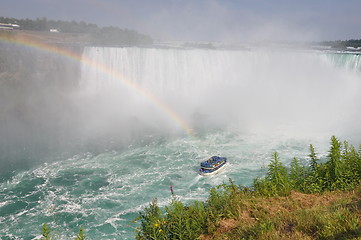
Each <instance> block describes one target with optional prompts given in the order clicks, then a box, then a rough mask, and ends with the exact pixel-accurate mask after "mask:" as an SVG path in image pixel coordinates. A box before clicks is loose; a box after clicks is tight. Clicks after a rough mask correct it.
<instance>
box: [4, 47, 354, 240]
mask: <svg viewBox="0 0 361 240" xmlns="http://www.w3.org/2000/svg"><path fill="white" fill-rule="evenodd" d="M83 57H84V58H86V59H91V60H92V61H94V62H96V63H99V65H100V66H105V67H106V69H107V71H104V68H105V67H103V68H96V67H95V66H96V65H95V64H94V65H89V64H85V63H81V64H80V65H81V66H79V67H80V70H79V71H80V76H77V77H79V78H80V79H76V83H77V84H74V86H73V85H72V88H71V89H70V88H69V89H68V88H66V89H65V90H62V88H55V89H56V91H60V93H59V95H62V96H63V95H64V96H66V98H64V99H66V102H62V101H61V100H59V99H56V98H53V97H52V96H51V94H48V93H47V92H46V89H49V88H50V89H53V86H52V85H51V83H49V86H48V88H44V89H45V90H44V92H45V93H44V96H42V97H41V98H40V100H39V101H38V102H35V103H32V102H30V103H28V104H24V105H21V106H23V108H24V109H23V108H20V112H21V111H23V112H22V114H20V116H24V117H23V118H21V119H19V117H18V116H19V115H17V113H19V112H18V111H17V110H19V109H17V108H16V107H17V105H16V106H12V102H11V101H9V102H8V104H7V105H9V106H10V107H9V108H11V107H14V108H15V110H14V111H13V112H11V111H10V113H13V114H9V115H8V116H6V117H7V118H6V119H7V125H6V126H11V127H12V128H11V129H13V130H14V131H5V132H8V135H9V136H10V137H14V138H13V139H15V140H18V139H20V140H21V141H20V143H23V142H25V144H19V143H18V142H17V141H13V142H7V140H6V139H1V140H2V141H1V142H2V143H6V144H10V143H11V146H7V145H6V146H5V147H3V148H0V149H7V148H11V150H14V151H15V153H19V154H14V156H10V157H11V158H10V157H9V159H6V154H2V155H1V159H4V158H5V160H6V161H7V162H6V161H5V163H8V164H9V165H10V167H9V169H10V170H8V171H7V172H4V171H3V172H4V174H3V175H2V176H0V177H1V178H0V179H1V182H0V237H1V238H2V239H36V238H39V236H40V232H41V228H42V224H43V223H48V224H49V226H50V227H51V228H53V229H56V230H55V232H54V233H55V234H56V235H57V236H58V238H59V239H70V238H73V237H74V236H75V235H76V234H77V232H78V230H79V228H80V226H82V227H84V229H85V231H86V234H87V235H88V236H89V237H90V238H91V239H134V236H135V232H134V231H135V230H134V228H135V227H137V226H138V225H137V224H134V223H132V220H133V219H135V218H136V217H137V216H138V213H139V212H140V211H142V210H143V209H144V207H146V206H148V204H149V203H150V202H152V200H153V199H154V198H157V200H158V203H159V205H160V206H165V205H166V204H168V203H169V202H170V200H171V193H170V189H169V187H170V185H171V186H173V189H174V192H175V194H176V196H177V198H179V199H180V200H182V201H183V202H185V203H189V202H191V201H193V200H205V199H207V197H208V192H209V190H210V189H211V188H212V187H214V186H217V185H219V184H222V183H227V182H228V180H229V178H231V179H232V180H233V181H234V182H235V183H236V184H241V185H244V186H250V185H252V183H253V179H254V178H256V177H262V176H264V174H265V171H266V169H265V168H266V167H267V165H268V163H269V161H270V158H271V156H272V153H273V152H274V151H277V152H278V153H279V155H280V157H281V161H283V162H284V164H285V165H286V166H288V165H289V164H290V162H291V161H292V159H293V157H297V158H299V159H300V161H301V162H303V163H304V164H307V162H308V159H307V155H308V147H309V144H311V143H312V144H313V145H314V147H315V148H316V151H317V152H318V153H319V156H320V157H322V158H324V157H325V156H326V155H327V150H328V145H329V138H330V137H331V135H336V136H337V137H339V138H341V140H348V141H350V142H351V143H352V144H355V146H358V144H359V143H360V141H361V129H360V127H361V126H360V124H359V119H360V117H361V115H360V111H359V109H360V107H361V98H360V94H359V93H360V90H361V81H360V73H359V61H360V59H359V56H358V55H357V56H356V55H355V56H351V55H342V54H338V55H332V54H331V55H328V54H320V53H314V52H290V51H262V50H260V51H256V50H255V51H228V50H227V51H224V50H207V49H156V48H149V49H147V48H98V47H97V48H95V47H94V48H92V47H90V48H86V49H85V50H84V52H83ZM85 62H87V61H85ZM341 65H342V66H346V67H342V66H341ZM340 66H341V67H340ZM45 67H46V66H45ZM115 72H116V73H117V74H115ZM109 73H112V74H109ZM54 74H56V73H54ZM39 75H41V74H39ZM74 81H75V80H74ZM130 82H131V83H134V85H131V84H129V83H130ZM43 84H44V85H43V86H42V87H46V86H47V85H46V84H47V82H46V81H45V80H44V81H43ZM134 86H137V87H134ZM140 88H142V89H143V91H142V90H140ZM23 90H24V91H22V92H23V93H24V94H28V95H30V97H29V98H25V99H30V100H32V99H34V96H31V93H28V92H27V91H28V90H27V89H23ZM145 90H146V91H145ZM54 91H55V90H54ZM63 91H64V92H63ZM147 91H149V93H152V94H153V96H155V97H156V98H157V101H156V100H154V98H152V97H150V94H149V93H148V94H147ZM39 94H41V93H39ZM44 101H45V102H46V103H47V104H48V105H49V106H51V108H49V109H51V110H48V109H47V108H45V109H43V108H42V105H41V103H43V102H44ZM59 101H60V102H59ZM160 103H164V104H165V105H163V106H162V105H161V104H160ZM39 104H40V106H39ZM5 105H6V104H5ZM7 105H6V106H7ZM5 109H7V108H5ZM169 110H172V111H173V112H174V113H176V115H175V114H173V115H172V114H170V111H169ZM55 113H56V114H55ZM54 114H55V115H54ZM180 118H181V119H182V120H183V121H185V122H186V123H187V124H188V125H189V127H191V128H193V129H194V130H195V132H196V134H195V135H194V136H188V135H187V134H185V129H184V127H185V126H183V128H182V126H181V125H180V124H179V122H177V120H179V119H180ZM35 123H36V124H35ZM37 123H39V126H38V125H37ZM45 123H46V126H48V127H44V126H43V124H45ZM6 126H5V127H3V126H1V127H2V128H6ZM28 129H29V130H30V131H29V132H26V130H28ZM2 130H4V129H2ZM15 130H16V131H15ZM24 132H25V133H24ZM27 143H29V144H27ZM32 143H33V144H32ZM19 146H20V147H19ZM27 146H29V149H26V147H27ZM64 149H65V150H64ZM27 150H29V151H28V152H31V153H34V154H32V155H31V156H30V155H27V154H26V153H27ZM23 152H24V153H23ZM49 152H51V154H48V153H49ZM10 153H11V151H10ZM42 153H43V154H42ZM23 155H24V156H23ZM213 155H220V156H224V157H227V158H228V160H229V163H230V164H229V165H228V166H227V167H226V169H225V170H224V171H223V172H221V173H219V174H217V175H214V176H210V177H202V176H200V175H199V174H198V167H199V164H200V162H202V161H204V160H206V159H207V158H209V157H210V156H213ZM18 156H23V158H24V159H25V160H23V159H20V158H19V159H16V158H17V157H18ZM36 156H41V157H39V158H37V157H36ZM40 158H41V159H40ZM14 159H15V160H16V161H13V160H14Z"/></svg>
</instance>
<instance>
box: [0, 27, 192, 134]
mask: <svg viewBox="0 0 361 240" xmlns="http://www.w3.org/2000/svg"><path fill="white" fill-rule="evenodd" d="M0 42H4V43H10V44H16V45H19V46H24V47H28V48H32V49H36V50H38V51H44V52H48V53H51V54H56V55H60V56H63V57H65V58H68V59H70V60H74V61H78V62H81V63H83V64H86V65H88V66H90V67H92V68H95V69H97V71H99V72H102V73H104V74H106V75H108V76H110V77H111V78H112V79H115V80H117V81H119V82H121V83H122V84H123V85H125V86H126V87H128V88H130V89H132V90H134V91H135V92H137V93H138V94H140V95H141V96H143V97H145V98H146V99H147V100H149V101H150V102H151V103H153V104H154V105H155V106H156V107H157V108H159V109H160V110H161V111H162V112H163V113H165V114H166V116H168V117H169V118H170V119H171V120H173V121H174V122H175V123H176V124H177V125H178V126H180V127H181V128H182V129H184V131H185V133H187V134H188V135H189V136H194V135H195V133H194V131H193V129H192V128H191V127H190V126H189V125H188V123H187V122H186V121H185V120H183V119H182V117H181V116H180V115H179V114H178V113H177V112H176V111H174V110H173V109H172V108H170V106H169V105H168V104H167V103H165V102H163V101H161V100H160V99H159V98H158V97H157V96H156V95H154V94H153V93H151V92H150V91H148V90H147V89H145V88H143V87H141V86H140V85H139V84H137V83H135V82H134V81H131V80H129V79H127V78H126V77H125V76H124V75H122V74H121V73H120V72H117V71H114V70H113V69H111V68H109V67H108V66H106V65H104V64H101V63H99V62H96V61H94V60H92V59H89V58H86V57H84V56H82V55H81V54H78V53H76V52H73V51H71V50H69V49H65V48H62V47H59V46H57V45H53V44H49V43H46V42H44V41H41V40H39V39H35V38H33V37H29V36H27V35H26V34H23V35H21V36H18V35H17V34H0Z"/></svg>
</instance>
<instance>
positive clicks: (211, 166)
mask: <svg viewBox="0 0 361 240" xmlns="http://www.w3.org/2000/svg"><path fill="white" fill-rule="evenodd" d="M226 164H227V158H225V157H218V156H213V157H211V158H209V159H208V160H207V161H204V162H202V163H201V168H200V169H199V173H200V174H201V175H203V176H209V175H213V174H216V173H218V172H219V171H221V170H222V169H223V168H224V167H225V165H226Z"/></svg>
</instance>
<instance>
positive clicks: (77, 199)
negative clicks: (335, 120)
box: [0, 131, 327, 239]
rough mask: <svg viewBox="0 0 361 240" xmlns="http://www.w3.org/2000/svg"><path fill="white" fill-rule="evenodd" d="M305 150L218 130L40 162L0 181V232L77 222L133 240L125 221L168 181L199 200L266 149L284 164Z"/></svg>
mask: <svg viewBox="0 0 361 240" xmlns="http://www.w3.org/2000/svg"><path fill="white" fill-rule="evenodd" d="M326 145H327V144H326ZM315 146H316V147H317V143H316V145H315ZM307 149H308V142H307V140H305V139H299V140H295V139H283V140H281V141H278V140H277V137H276V136H274V137H270V138H268V139H265V138H264V137H263V136H257V135H248V136H246V135H242V134H240V133H236V132H233V131H232V132H226V131H222V132H214V133H212V134H206V135H203V136H200V137H199V138H191V137H183V138H179V139H176V140H174V141H170V142H168V141H161V140H159V141H155V142H152V143H149V144H148V145H146V146H143V147H136V148H132V147H130V149H128V150H127V151H124V152H116V151H110V152H105V153H101V154H98V155H92V154H84V155H78V156H74V157H73V158H70V159H67V160H64V161H59V162H56V163H52V164H44V165H42V166H40V167H38V168H35V169H31V170H29V171H26V172H21V173H19V174H17V175H15V176H14V177H13V178H12V179H11V180H9V181H8V182H5V183H1V191H0V196H1V198H3V199H4V202H3V203H2V206H1V208H0V212H1V222H0V228H1V229H2V230H3V231H2V233H1V234H2V235H1V236H2V237H3V238H5V239H6V237H8V238H11V236H17V237H20V238H24V239H31V238H34V237H36V236H38V235H39V233H40V230H41V225H42V224H43V223H45V222H48V223H50V226H52V227H54V228H56V229H57V231H58V232H59V234H60V235H59V237H60V238H63V239H66V238H69V237H72V236H74V235H75V234H76V232H77V230H78V229H79V227H80V226H83V227H84V228H85V229H86V232H87V234H88V235H89V236H91V237H92V238H93V239H104V238H116V239H133V238H134V234H135V233H134V229H133V227H136V226H137V225H136V224H132V223H131V221H132V220H133V219H134V218H136V217H137V214H138V212H140V211H142V210H143V209H144V207H146V206H148V204H149V203H150V202H151V201H152V200H153V199H154V198H157V199H158V203H159V205H160V206H165V205H166V204H168V203H169V202H170V201H171V199H172V197H171V194H170V190H169V186H170V185H172V186H173V188H174V192H175V194H176V196H177V198H178V199H180V200H182V201H183V202H186V203H187V202H188V203H189V202H191V201H194V200H205V199H206V198H207V196H208V191H209V190H210V188H211V187H213V186H217V185H219V184H222V183H227V182H228V179H229V178H232V179H233V180H234V181H235V182H236V183H237V184H242V185H244V186H250V185H251V184H252V180H253V179H254V178H256V177H260V176H263V174H264V171H265V169H264V168H262V167H264V166H265V165H266V164H267V163H268V161H269V160H270V157H271V154H272V152H273V151H276V150H277V151H278V152H279V153H280V156H281V159H282V160H283V161H284V162H285V164H286V165H287V164H289V162H290V160H291V159H292V157H299V158H300V159H301V160H305V159H306V156H307V151H308V150H307ZM321 150H322V151H325V145H323V146H321ZM216 154H219V155H222V156H227V157H228V159H229V162H230V164H229V166H228V167H227V168H226V169H225V170H224V171H223V172H221V173H219V174H217V175H214V176H210V177H202V176H200V175H199V174H198V168H199V164H200V162H201V161H203V160H205V159H207V158H208V157H209V156H211V155H216ZM29 223H31V224H29Z"/></svg>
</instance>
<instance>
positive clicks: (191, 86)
mask: <svg viewBox="0 0 361 240" xmlns="http://www.w3.org/2000/svg"><path fill="white" fill-rule="evenodd" d="M83 56H84V57H85V58H87V59H92V60H94V61H96V62H97V63H98V64H99V65H101V66H105V67H106V68H107V69H108V71H111V72H116V73H117V75H118V77H114V74H104V71H99V69H97V68H96V67H95V68H94V67H93V66H88V65H86V64H83V66H82V70H81V72H82V76H81V80H80V88H81V89H82V90H83V91H84V92H87V93H88V94H90V95H97V96H98V97H99V95H100V96H103V97H106V98H107V99H108V100H109V99H111V100H110V102H107V104H110V105H111V102H113V103H115V102H117V105H118V110H115V109H114V108H112V110H111V111H112V112H117V111H118V113H119V112H122V114H120V115H121V116H122V118H124V116H126V117H128V118H130V116H132V117H133V119H134V118H136V119H138V120H139V119H142V120H141V121H142V122H148V120H149V121H150V122H151V121H155V119H157V120H156V121H158V123H159V122H162V123H163V122H164V121H165V119H161V118H156V117H155V115H157V114H161V113H160V112H159V111H158V112H157V111H153V112H152V113H151V114H150V113H149V111H148V109H149V107H150V106H149V101H148V100H149V99H146V98H144V96H142V93H141V92H139V91H137V89H130V90H129V89H127V88H125V87H124V84H123V83H122V82H123V81H124V79H125V81H128V82H131V83H134V84H136V85H137V86H140V87H141V88H143V89H146V90H147V91H150V92H151V93H152V94H154V95H155V96H157V97H158V98H159V99H161V101H163V102H165V103H167V104H168V105H169V106H170V108H172V109H174V111H175V112H177V113H178V114H179V115H180V116H181V117H182V118H184V119H185V120H186V121H188V122H190V123H191V124H192V125H193V126H194V127H200V126H207V127H221V128H224V127H229V126H231V125H232V126H237V128H238V129H240V130H242V131H247V130H252V131H253V130H261V131H273V130H272V129H276V128H279V127H281V126H282V127H284V126H288V127H290V129H292V130H293V133H295V134H300V133H304V131H305V130H307V131H309V132H315V131H316V132H318V130H326V131H327V132H328V133H329V132H330V131H333V130H336V128H344V127H345V126H341V125H342V124H346V122H347V123H349V122H352V124H353V125H354V123H353V120H354V117H355V111H356V109H357V108H358V107H359V106H360V104H359V102H361V101H359V100H360V99H359V98H360V97H358V95H359V94H357V92H359V90H360V80H359V71H358V70H359V61H360V59H359V56H358V55H349V54H330V53H318V52H309V51H284V50H279V51H278V50H277V51H276V50H267V51H264V50H263V51H261V50H251V51H230V50H214V49H175V48H168V49H157V48H105V47H89V48H86V49H85V50H84V53H83ZM119 76H122V77H119ZM105 93H106V94H105ZM125 99H126V100H125ZM149 115H151V117H150V119H149ZM200 116H201V117H200ZM145 118H147V120H144V119H145ZM148 124H149V122H148ZM170 125H171V124H170ZM166 126H167V125H166V124H165V125H164V127H166ZM168 127H169V126H168Z"/></svg>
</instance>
